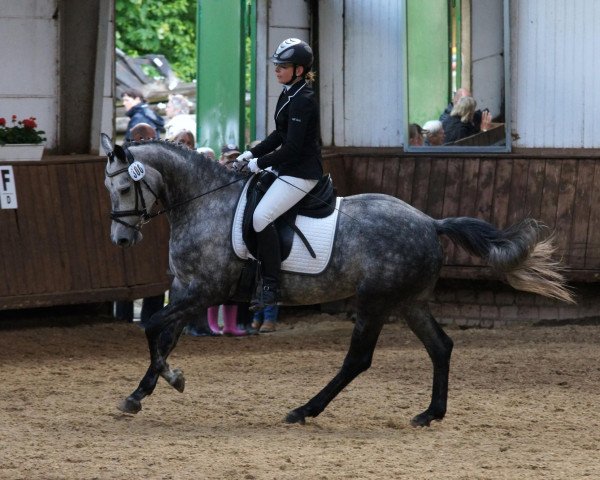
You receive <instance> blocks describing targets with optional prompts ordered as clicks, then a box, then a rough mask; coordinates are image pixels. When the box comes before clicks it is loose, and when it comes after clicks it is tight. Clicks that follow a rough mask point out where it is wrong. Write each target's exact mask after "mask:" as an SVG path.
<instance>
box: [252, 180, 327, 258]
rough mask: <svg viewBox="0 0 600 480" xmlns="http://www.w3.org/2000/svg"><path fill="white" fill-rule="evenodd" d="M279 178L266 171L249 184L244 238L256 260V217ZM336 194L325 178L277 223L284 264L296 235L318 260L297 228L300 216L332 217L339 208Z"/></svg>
mask: <svg viewBox="0 0 600 480" xmlns="http://www.w3.org/2000/svg"><path fill="white" fill-rule="evenodd" d="M276 178H277V177H276V176H275V174H273V173H272V172H268V171H262V172H259V173H258V174H256V175H254V177H252V179H251V180H250V184H249V185H248V190H247V193H246V208H245V209H244V217H243V220H242V238H243V239H244V243H245V244H246V246H247V247H248V251H249V252H250V253H251V254H252V256H253V257H254V258H258V256H257V240H256V232H255V231H254V228H253V226H252V216H253V214H254V210H255V209H256V206H257V205H258V202H260V200H261V199H262V197H263V196H264V194H265V192H266V191H267V190H268V189H269V187H270V186H271V185H272V184H273V182H274V181H275V179H276ZM335 196H336V192H335V189H334V188H333V182H332V181H331V176H330V175H324V176H323V177H321V179H320V180H319V182H318V183H317V184H316V185H315V186H314V188H313V189H312V190H311V191H310V192H309V193H308V194H307V195H305V196H304V198H303V199H302V200H300V202H298V203H297V204H296V205H294V206H293V207H292V208H291V209H290V210H288V211H287V212H286V213H284V214H283V215H282V216H280V217H279V218H278V219H277V220H275V227H276V228H277V232H278V233H279V246H280V251H281V261H283V260H285V259H286V258H287V257H288V256H289V254H290V252H291V250H292V242H293V240H294V233H296V234H297V235H298V237H299V238H300V240H302V242H303V243H304V245H305V246H306V248H307V250H308V251H309V253H310V254H311V255H312V257H313V258H315V257H316V255H315V252H314V250H313V248H312V247H311V245H310V243H309V241H308V240H307V238H306V237H305V236H304V234H303V233H302V232H301V231H300V229H298V228H297V227H296V217H297V216H298V215H302V216H305V217H312V218H324V217H327V216H329V215H331V214H332V213H333V211H334V209H335Z"/></svg>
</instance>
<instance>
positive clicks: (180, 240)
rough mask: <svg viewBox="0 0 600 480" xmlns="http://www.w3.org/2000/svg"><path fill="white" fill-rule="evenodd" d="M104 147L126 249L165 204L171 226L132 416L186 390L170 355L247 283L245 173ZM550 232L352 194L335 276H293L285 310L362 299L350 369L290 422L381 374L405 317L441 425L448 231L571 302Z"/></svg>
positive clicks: (343, 213) (287, 276) (430, 411)
mask: <svg viewBox="0 0 600 480" xmlns="http://www.w3.org/2000/svg"><path fill="white" fill-rule="evenodd" d="M102 145H103V148H104V150H105V152H106V153H107V155H108V156H109V161H108V163H107V166H106V179H105V180H106V181H105V184H106V187H107V188H108V190H109V192H110V196H111V204H112V216H113V223H112V226H111V238H112V241H113V242H114V243H115V244H117V245H121V246H130V245H133V244H134V243H136V242H138V241H140V240H141V238H142V237H141V233H140V232H139V228H140V227H141V221H142V220H143V219H144V218H147V216H148V209H149V207H150V206H151V205H152V204H153V203H154V202H155V201H156V200H157V199H158V200H160V202H162V204H163V206H164V207H165V209H166V210H167V213H166V214H167V215H168V217H169V222H170V224H171V238H170V242H169V261H170V266H171V270H172V272H173V274H174V275H175V278H174V281H173V286H172V290H171V303H170V304H169V305H168V306H167V307H165V308H164V309H163V310H161V311H159V312H157V313H156V314H155V315H154V316H153V317H152V319H151V322H150V324H149V326H148V327H147V328H146V336H147V339H148V345H149V348H150V357H151V363H150V366H149V368H148V370H147V372H146V374H145V376H144V377H143V378H142V380H141V382H140V384H139V386H138V388H137V389H136V390H135V391H134V392H133V393H132V394H131V395H130V396H128V397H127V398H126V399H125V400H124V401H123V402H122V404H121V405H120V406H119V408H120V409H121V410H122V411H124V412H127V413H137V412H139V411H140V410H141V408H142V405H141V400H142V399H143V398H145V397H146V396H147V395H150V394H151V393H152V391H153V390H154V387H155V386H156V382H157V381H158V378H159V377H160V376H162V377H163V378H165V379H166V380H167V381H168V382H169V384H171V385H172V386H173V387H174V388H176V389H177V390H179V391H183V389H184V386H185V379H184V376H183V373H182V372H181V371H180V370H179V369H171V368H170V367H169V365H168V363H167V361H166V359H167V357H168V355H169V353H170V352H171V351H172V350H173V348H175V345H176V343H177V339H178V337H179V335H180V333H181V331H182V329H183V326H184V325H185V324H186V323H187V322H188V321H189V320H190V319H192V318H196V317H197V315H198V314H199V312H201V311H202V310H204V309H206V308H207V307H209V306H212V305H219V304H222V303H225V302H226V301H227V299H228V298H229V296H230V295H231V292H232V291H233V289H234V287H235V285H236V282H237V281H238V277H239V274H240V271H241V269H242V266H243V262H242V261H241V260H239V259H238V258H237V256H236V255H235V253H234V252H233V249H232V246H231V245H232V242H231V226H232V221H233V215H234V211H235V207H236V204H237V201H238V198H239V195H240V193H241V191H242V188H243V184H244V180H245V178H246V177H245V175H244V174H242V173H235V172H232V171H229V170H227V169H226V168H225V167H223V166H221V165H220V164H218V163H216V162H214V161H211V160H209V159H207V158H205V157H203V156H202V155H200V154H198V153H196V152H194V151H191V150H188V149H186V148H185V147H180V146H178V145H173V144H170V143H167V142H162V141H149V142H144V143H140V144H137V143H133V144H130V145H127V146H126V149H125V150H124V149H123V148H121V147H119V146H113V145H112V144H111V142H110V140H109V139H108V137H106V136H103V138H102ZM133 161H137V162H140V163H141V164H143V165H144V167H145V172H146V173H145V176H144V178H142V179H141V180H140V181H137V182H134V181H133V180H132V178H131V176H130V175H129V174H128V166H129V165H130V164H131V163H132V162H133ZM541 231H542V229H541V227H540V225H539V224H538V223H537V222H536V221H534V220H531V219H526V220H524V221H523V222H521V223H520V224H518V225H515V226H512V227H509V228H507V229H505V230H498V229H496V228H495V227H494V226H492V225H490V224H489V223H487V222H484V221H482V220H478V219H475V218H468V217H461V218H447V219H443V220H435V219H433V218H431V217H429V216H427V215H425V214H424V213H422V212H420V211H419V210H417V209H415V208H413V207H411V206H410V205H408V204H406V203H405V202H403V201H402V200H399V199H397V198H394V197H391V196H387V195H380V194H364V195H355V196H351V197H347V198H345V199H344V200H343V202H342V203H341V206H340V217H339V224H338V228H337V235H336V238H335V242H334V245H333V252H332V258H331V262H330V264H329V266H328V267H327V269H326V270H325V271H324V272H323V273H322V274H320V275H315V276H308V275H300V274H293V273H288V272H284V273H282V275H281V291H282V303H283V304H286V305H302V304H305V305H312V304H317V303H322V302H328V301H332V300H336V299H342V298H347V297H350V296H356V298H357V308H358V311H357V320H356V323H355V327H354V331H353V333H352V340H351V344H350V349H349V351H348V354H347V356H346V359H345V360H344V363H343V365H342V368H341V370H340V371H339V373H338V374H337V375H336V376H335V377H334V378H333V379H332V380H331V381H330V382H329V383H328V384H327V386H325V388H324V389H323V390H321V391H320V392H319V393H318V394H317V395H316V396H315V397H314V398H312V399H311V400H309V401H308V402H307V403H306V404H305V405H302V406H300V407H298V408H296V409H294V410H292V411H291V412H290V413H289V414H288V415H287V417H286V421H288V422H299V423H304V421H305V419H306V417H316V416H317V415H318V414H319V413H321V412H322V411H323V410H324V409H325V407H326V406H327V405H328V404H329V402H331V400H333V398H334V397H335V396H336V395H337V394H338V393H339V392H340V391H341V390H342V389H343V388H344V387H345V386H346V385H348V384H349V383H350V382H351V381H352V380H353V379H354V378H355V377H356V376H357V375H358V374H360V373H361V372H362V371H364V370H366V369H368V368H369V367H370V365H371V359H372V356H373V351H374V349H375V344H376V342H377V338H378V337H379V333H380V332H381V329H382V327H383V324H384V321H385V320H386V318H387V317H388V316H389V315H391V314H395V315H398V316H402V317H403V318H404V319H405V320H406V322H407V324H408V326H409V327H410V328H411V330H412V331H413V332H414V333H415V334H416V335H417V337H418V338H419V339H420V340H421V341H422V342H423V344H424V345H425V348H426V349H427V352H428V353H429V356H430V357H431V359H432V362H433V390H432V398H431V403H430V405H429V407H428V408H427V409H426V410H425V411H424V412H423V413H420V414H419V415H417V416H415V417H414V418H413V419H412V424H413V425H418V426H424V425H429V424H430V422H431V421H432V420H440V419H442V418H443V417H444V415H445V413H446V401H447V392H448V373H449V365H450V354H451V351H452V340H451V339H450V338H449V337H448V336H447V335H446V334H445V333H444V331H443V330H442V329H441V328H440V326H439V325H438V323H437V322H436V321H435V319H434V318H433V317H432V316H431V314H430V312H429V309H428V305H427V299H428V297H429V295H430V294H431V292H432V291H433V288H434V286H435V283H436V281H437V279H438V275H439V271H440V268H441V266H442V248H441V246H440V241H439V238H438V237H439V235H446V236H448V237H449V238H450V239H451V240H453V241H454V242H456V243H457V244H459V245H461V246H462V247H463V248H465V249H466V250H468V251H469V252H470V253H472V254H474V255H477V256H480V257H482V258H484V259H485V260H486V261H487V262H488V264H490V265H491V266H492V267H494V268H496V269H498V270H499V271H500V272H501V273H502V274H503V275H504V277H505V278H506V279H507V281H508V282H509V283H510V284H511V285H513V286H514V287H515V288H517V289H521V290H527V291H533V292H534V293H538V294H541V295H545V296H549V297H553V298H558V299H560V300H563V301H572V298H571V295H570V293H569V291H568V290H567V289H566V288H565V287H564V285H563V279H562V277H561V276H560V273H558V271H557V268H558V266H557V264H556V263H554V262H553V261H552V260H551V259H550V254H551V253H552V251H553V249H552V246H551V243H550V241H549V240H547V239H546V240H540V238H539V237H540V232H541ZM148 261H152V259H151V258H150V259H148Z"/></svg>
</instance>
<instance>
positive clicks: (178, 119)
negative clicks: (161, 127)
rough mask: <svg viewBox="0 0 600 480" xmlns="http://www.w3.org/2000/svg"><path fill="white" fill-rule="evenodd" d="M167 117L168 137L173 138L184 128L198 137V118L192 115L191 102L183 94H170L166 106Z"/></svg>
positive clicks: (168, 138)
mask: <svg viewBox="0 0 600 480" xmlns="http://www.w3.org/2000/svg"><path fill="white" fill-rule="evenodd" d="M166 113H167V118H168V119H169V121H168V122H167V123H166V125H165V129H166V134H165V136H166V138H167V140H172V139H173V138H175V136H176V135H177V134H178V133H179V132H181V131H182V130H189V131H190V132H192V133H193V134H194V140H195V137H196V120H195V119H194V116H193V115H190V102H189V100H188V99H187V98H186V97H185V96H183V95H179V94H176V95H169V101H168V102H167V106H166Z"/></svg>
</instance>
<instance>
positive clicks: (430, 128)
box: [423, 120, 444, 147]
mask: <svg viewBox="0 0 600 480" xmlns="http://www.w3.org/2000/svg"><path fill="white" fill-rule="evenodd" d="M423 133H424V134H425V142H424V145H426V146H430V147H437V146H439V145H443V144H444V126H443V125H442V122H440V121H439V120H429V121H428V122H425V125H423Z"/></svg>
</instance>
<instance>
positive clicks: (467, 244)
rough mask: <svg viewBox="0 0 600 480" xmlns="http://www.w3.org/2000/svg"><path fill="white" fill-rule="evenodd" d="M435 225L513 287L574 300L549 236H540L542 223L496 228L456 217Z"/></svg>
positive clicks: (526, 220) (529, 222) (471, 219)
mask: <svg viewBox="0 0 600 480" xmlns="http://www.w3.org/2000/svg"><path fill="white" fill-rule="evenodd" d="M435 228H436V230H437V232H438V234H441V235H446V236H447V237H449V238H450V239H451V240H452V241H453V242H454V243H456V244H458V245H460V246H461V247H463V248H464V249H465V250H467V251H468V252H469V253H472V254H473V255H476V256H478V257H480V258H482V259H484V260H485V261H486V262H487V263H488V264H489V265H490V266H492V267H493V268H494V269H496V270H499V271H501V272H502V273H504V274H505V275H506V280H507V282H508V283H509V284H510V285H511V286H512V287H513V288H516V289H517V290H523V291H525V292H532V293H536V294H539V295H543V296H545V297H550V298H555V299H557V300H561V301H563V302H568V303H575V300H574V298H573V294H572V292H571V291H570V289H569V288H568V286H567V285H566V280H565V278H564V277H563V275H562V273H561V270H562V266H561V264H560V262H558V261H555V260H553V259H552V254H553V253H554V251H555V250H556V249H555V247H554V245H553V239H552V237H548V238H541V232H542V231H543V230H544V227H543V226H542V225H541V224H540V223H539V222H537V221H536V220H533V219H531V218H528V219H525V220H523V221H522V222H521V223H518V224H516V225H513V226H512V227H509V228H507V229H505V230H498V229H497V228H496V227H494V226H493V225H491V224H489V223H487V222H485V221H483V220H479V219H476V218H470V217H458V218H446V219H443V220H435Z"/></svg>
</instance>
